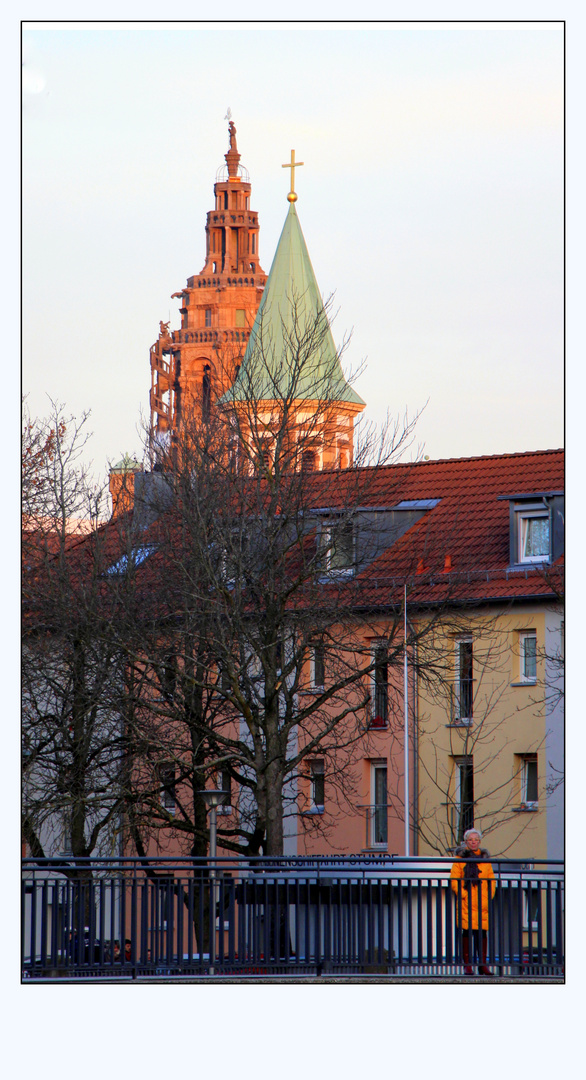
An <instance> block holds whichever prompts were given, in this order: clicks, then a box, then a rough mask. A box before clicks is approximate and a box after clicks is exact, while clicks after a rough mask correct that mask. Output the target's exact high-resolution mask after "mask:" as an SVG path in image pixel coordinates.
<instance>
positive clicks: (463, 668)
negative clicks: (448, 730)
mask: <svg viewBox="0 0 586 1080" xmlns="http://www.w3.org/2000/svg"><path fill="white" fill-rule="evenodd" d="M454 697H455V701H454V705H455V710H454V717H453V719H454V721H455V722H456V723H457V724H469V723H470V722H471V721H472V716H473V711H474V676H473V646H472V638H462V639H461V640H460V641H457V642H456V686H455V695H454Z"/></svg>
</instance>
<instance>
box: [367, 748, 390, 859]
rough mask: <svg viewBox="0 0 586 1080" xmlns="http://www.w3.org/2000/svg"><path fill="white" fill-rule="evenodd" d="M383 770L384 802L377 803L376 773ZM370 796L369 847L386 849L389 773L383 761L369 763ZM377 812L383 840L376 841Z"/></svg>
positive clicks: (387, 840) (387, 839)
mask: <svg viewBox="0 0 586 1080" xmlns="http://www.w3.org/2000/svg"><path fill="white" fill-rule="evenodd" d="M382 769H384V772H385V793H386V802H384V803H377V801H376V789H377V772H378V771H379V770H382ZM370 794H371V804H370V805H371V811H372V812H371V816H370V846H371V847H373V848H380V849H381V850H382V849H385V850H386V849H388V846H389V809H388V808H389V773H388V768H387V762H386V761H385V760H384V759H382V758H381V759H380V760H378V761H371V763H370ZM377 810H378V811H379V813H380V815H381V816H383V815H384V816H383V820H384V833H385V839H384V840H377V838H376V836H377V823H378V821H379V820H380V818H378V817H377Z"/></svg>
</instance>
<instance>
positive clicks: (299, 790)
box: [135, 298, 457, 855]
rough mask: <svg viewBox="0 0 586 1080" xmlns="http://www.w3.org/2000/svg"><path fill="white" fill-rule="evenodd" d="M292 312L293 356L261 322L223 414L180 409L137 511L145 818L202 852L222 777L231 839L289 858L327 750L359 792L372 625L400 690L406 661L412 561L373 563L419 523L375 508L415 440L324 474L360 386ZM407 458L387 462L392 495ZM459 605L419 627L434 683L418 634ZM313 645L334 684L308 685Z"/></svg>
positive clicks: (361, 445) (400, 427)
mask: <svg viewBox="0 0 586 1080" xmlns="http://www.w3.org/2000/svg"><path fill="white" fill-rule="evenodd" d="M289 314H290V317H289V318H287V320H284V321H283V340H284V342H285V345H284V349H283V351H282V353H279V355H278V356H276V355H275V351H274V349H273V347H272V343H271V341H270V340H267V339H266V338H265V336H264V335H263V327H262V323H261V325H260V329H258V331H257V334H256V342H255V351H254V357H253V359H254V362H253V363H249V364H248V365H246V366H245V367H243V368H241V369H240V371H239V373H238V377H237V379H236V381H235V383H234V385H233V387H232V390H231V391H230V392H229V393H228V394H227V395H225V396H224V398H223V399H222V402H221V403H220V407H219V408H216V409H208V408H207V407H206V408H203V405H204V402H203V401H202V408H200V409H197V408H194V411H193V413H192V415H191V416H188V415H186V414H184V416H183V423H182V426H181V427H180V429H179V430H178V431H177V432H175V433H174V436H173V439H172V440H171V441H170V442H169V444H168V448H167V452H166V453H165V454H163V455H162V457H160V458H159V462H158V470H159V471H156V472H154V473H153V474H151V477H150V488H151V489H152V490H151V491H150V493H149V494H146V492H145V494H144V497H143V507H142V509H141V506H140V502H141V498H140V496H139V498H138V501H137V505H136V510H135V512H136V513H138V514H140V513H143V515H144V520H145V521H147V520H150V521H151V522H152V524H151V525H150V529H149V532H148V542H149V543H151V544H152V547H153V554H152V556H151V557H150V558H149V559H148V560H147V561H146V562H145V565H144V571H143V573H144V575H145V578H146V577H148V580H149V582H150V588H151V590H152V592H153V594H155V593H158V595H159V597H160V611H161V618H160V621H159V623H158V625H156V626H153V629H152V633H151V635H150V636H148V637H147V636H145V635H143V637H142V641H141V647H140V650H139V652H138V653H137V656H136V665H137V668H140V671H141V673H142V677H141V679H140V681H139V683H137V698H136V706H135V718H136V722H137V723H138V724H139V725H140V724H141V723H142V728H141V730H140V734H137V739H138V741H139V742H141V741H142V743H143V745H144V746H146V747H148V751H147V754H146V757H147V758H148V760H149V762H150V769H151V775H150V776H145V775H144V774H143V773H141V771H140V770H138V772H137V774H136V792H135V806H136V821H137V822H139V821H140V823H141V827H142V830H143V833H142V835H143V836H144V835H146V834H147V833H149V832H150V831H151V830H152V829H153V828H155V829H158V830H160V829H163V830H164V831H168V832H169V833H172V834H175V836H176V837H181V835H183V836H184V837H188V838H189V842H190V844H191V845H193V847H192V850H194V851H195V850H201V848H200V846H199V845H200V844H201V840H202V836H205V831H204V829H205V826H204V821H205V818H204V814H203V808H202V805H201V800H200V798H199V796H198V791H199V790H200V789H201V788H202V787H203V786H204V782H205V779H206V778H207V777H209V776H210V775H211V776H213V777H215V780H216V783H217V782H219V778H220V777H222V778H223V781H224V783H227V782H228V781H227V778H229V779H230V780H231V781H233V782H234V786H235V788H236V789H237V791H238V813H237V814H236V813H235V814H233V815H232V816H230V817H229V818H228V816H226V817H223V818H222V820H221V823H220V830H219V838H220V843H221V844H222V845H223V846H224V847H225V848H229V849H235V850H239V851H241V850H246V851H249V852H251V853H255V852H258V851H260V850H263V851H264V852H265V853H267V854H275V855H276V854H281V853H282V851H283V844H284V836H285V832H286V828H287V824H286V823H287V819H288V817H289V816H291V815H293V816H295V818H296V820H297V817H298V811H299V809H300V807H301V806H302V804H303V799H304V780H305V779H306V774H307V764H308V762H309V761H310V760H311V759H312V758H313V757H314V756H315V755H319V756H320V757H323V758H324V759H325V760H326V762H327V770H328V782H329V783H330V784H331V785H333V786H334V787H335V788H336V789H337V791H338V793H339V800H340V806H342V805H343V804H344V801H346V802H348V800H352V798H353V796H354V795H355V792H354V791H353V789H352V780H351V770H350V768H349V766H350V763H351V762H352V760H353V758H354V756H355V754H356V752H357V749H356V748H357V746H358V744H359V743H360V745H361V746H362V747H363V748H364V746H365V744H366V742H367V740H368V730H369V721H370V715H371V708H372V700H371V693H372V691H371V675H372V672H373V671H374V669H375V666H376V664H377V663H378V662H379V661H378V660H377V659H376V657H375V656H374V655H373V649H372V638H373V635H374V636H376V637H377V638H380V639H381V640H382V641H384V649H385V664H386V665H387V671H389V672H390V673H391V674H390V676H389V683H390V684H392V683H393V675H392V673H393V672H394V671H396V672H397V673H398V675H399V674H400V672H401V671H402V664H403V655H404V635H403V594H404V583H405V582H406V581H407V580H409V578H410V577H413V576H414V574H415V571H416V563H415V561H414V558H413V557H409V555H407V557H406V562H405V565H404V572H403V575H402V578H401V580H400V581H394V582H393V583H386V587H385V588H384V590H381V591H380V593H379V592H378V591H377V582H376V580H375V581H370V580H369V581H368V582H367V583H366V584H365V582H364V579H363V578H361V576H360V575H361V571H363V570H364V569H366V568H367V567H369V566H372V565H373V564H374V563H375V562H376V560H377V558H378V557H379V556H380V555H381V554H382V553H383V552H384V551H385V550H386V548H387V547H388V546H389V543H391V542H392V539H393V538H396V537H397V536H399V535H400V534H401V531H403V532H404V531H405V530H406V529H407V528H408V527H409V525H410V524H412V523H413V520H414V519H413V517H412V516H411V517H410V516H409V515H404V516H403V522H402V523H401V524H399V523H398V522H397V521H394V520H393V521H391V519H389V521H388V523H387V525H386V528H385V529H382V530H381V528H380V525H379V523H378V522H377V521H376V520H375V515H374V514H371V515H370V516H369V514H368V513H365V512H363V511H364V510H365V508H366V509H367V507H368V502H369V499H370V500H372V493H373V491H374V490H375V488H376V485H377V483H380V482H381V480H382V477H383V467H384V466H385V465H386V464H388V463H390V462H393V461H398V460H399V459H400V457H401V455H402V454H403V453H404V451H405V450H406V448H407V447H408V446H409V445H410V444H411V442H412V436H413V428H414V422H410V421H409V420H408V419H407V418H405V421H404V422H403V423H401V422H400V421H397V422H395V423H391V424H388V425H387V426H386V428H385V429H384V430H383V431H382V432H376V431H375V430H373V429H372V428H370V429H368V428H367V429H366V430H365V431H364V433H363V434H362V435H360V434H359V435H358V437H357V439H356V443H355V452H354V461H353V465H352V467H350V468H344V469H340V468H338V469H336V468H334V469H328V470H323V471H313V470H312V469H311V468H310V467H309V465H308V462H309V461H310V460H311V458H310V455H311V454H312V453H315V451H316V449H320V447H321V448H322V449H323V446H324V445H325V444H326V443H327V442H328V440H329V441H330V443H331V442H332V440H333V439H334V437H335V433H336V425H337V424H338V422H339V417H340V416H344V415H347V414H348V410H347V409H346V412H345V407H346V405H347V398H346V389H347V384H346V383H345V381H344V380H343V378H342V377H341V368H340V365H339V356H338V355H337V356H336V357H335V358H333V359H330V360H329V361H327V362H324V360H323V355H322V345H323V341H324V337H325V334H326V333H327V332H329V331H328V327H327V321H326V322H324V319H323V318H322V316H321V314H319V313H318V315H316V316H315V318H313V319H310V320H307V318H306V317H305V312H304V309H303V304H302V302H301V301H300V300H299V299H298V298H297V299H294V300H293V301H292V303H291V312H290V313H289ZM313 460H314V461H315V458H314V459H313ZM409 468H410V466H409V464H408V463H405V464H404V466H403V471H402V472H401V473H400V474H397V475H396V476H395V475H394V474H393V472H392V470H387V471H386V472H385V473H384V482H385V485H386V486H385V498H386V499H387V500H388V503H387V505H392V502H393V497H394V493H395V491H396V490H397V489H398V485H399V484H400V483H401V481H403V482H404V479H405V475H406V473H407V472H408V470H409ZM154 517H156V521H153V518H154ZM155 549H156V550H155ZM383 578H384V574H383ZM381 584H385V583H384V581H382V582H381ZM365 588H366V589H367V591H365ZM383 596H384V602H383V600H382V597H383ZM379 597H380V598H381V599H380V600H379ZM448 599H449V598H448V597H447V596H446V597H444V603H443V604H442V605H440V606H439V607H437V606H436V609H435V610H434V612H433V613H432V614H431V615H428V617H427V618H426V620H425V622H424V623H423V624H422V625H421V626H420V627H416V628H414V627H413V625H412V626H411V628H410V630H409V636H408V647H410V646H414V645H415V643H417V644H418V646H419V652H418V656H419V657H420V658H423V659H422V660H421V661H418V663H421V664H422V666H423V667H424V671H425V678H427V679H431V678H432V675H435V677H437V678H441V677H442V673H443V671H444V669H445V666H446V660H445V656H443V655H440V654H439V653H438V652H437V650H436V651H435V652H433V653H432V652H431V651H430V650H426V649H425V648H424V643H425V639H426V638H429V637H430V636H431V634H432V631H433V628H434V627H435V626H436V625H437V623H438V621H439V620H442V619H443V620H444V621H445V619H446V612H447V610H448ZM456 620H457V616H456V615H454V616H453V617H452V621H453V622H454V623H455V622H456ZM316 650H317V653H318V655H319V657H320V660H319V662H320V664H322V665H323V667H324V671H325V676H324V678H323V684H322V685H318V684H316V683H315V680H313V682H312V676H311V665H312V663H315V655H316ZM170 673H171V674H170ZM171 682H172V685H171ZM166 684H167V685H166ZM139 717H142V721H141V720H140V719H139ZM156 770H159V776H161V775H163V776H166V777H167V778H168V784H172V789H173V790H172V796H173V797H172V799H171V798H166V796H165V789H164V787H163V786H159V790H158V792H157V789H156V785H154V784H153V783H152V779H153V775H154V773H155V772H156ZM141 785H144V788H145V790H147V791H148V792H150V795H149V796H147V797H146V798H145V797H144V796H143V795H141ZM167 794H168V791H167ZM153 799H154V801H153ZM316 820H317V819H314V821H316ZM160 839H161V838H160ZM141 843H143V840H141Z"/></svg>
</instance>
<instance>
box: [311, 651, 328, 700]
mask: <svg viewBox="0 0 586 1080" xmlns="http://www.w3.org/2000/svg"><path fill="white" fill-rule="evenodd" d="M316 649H321V650H322V668H323V676H324V677H323V679H322V680H321V682H318V681H317V679H316V674H315V672H316V663H315V652H316ZM325 681H326V655H325V646H324V644H323V641H316V642H314V643H313V645H312V646H311V687H312V690H323V688H324V686H325Z"/></svg>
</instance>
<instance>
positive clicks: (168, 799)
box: [158, 765, 177, 817]
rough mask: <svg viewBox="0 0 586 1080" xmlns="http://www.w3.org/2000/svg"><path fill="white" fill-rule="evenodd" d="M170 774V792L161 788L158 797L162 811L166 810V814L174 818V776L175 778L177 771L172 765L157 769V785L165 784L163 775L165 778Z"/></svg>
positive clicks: (175, 801)
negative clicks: (171, 780)
mask: <svg viewBox="0 0 586 1080" xmlns="http://www.w3.org/2000/svg"><path fill="white" fill-rule="evenodd" d="M171 772H172V773H173V785H172V791H169V790H168V789H167V788H163V787H161V791H160V796H159V797H160V800H161V806H162V807H163V810H166V811H167V813H168V814H172V816H173V817H174V816H175V810H176V809H177V796H176V794H175V776H176V773H177V770H176V768H175V766H174V765H160V766H159V768H158V776H159V783H160V784H161V785H163V784H165V783H166V782H167V781H166V777H165V774H167V776H169V774H170V773H171Z"/></svg>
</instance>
